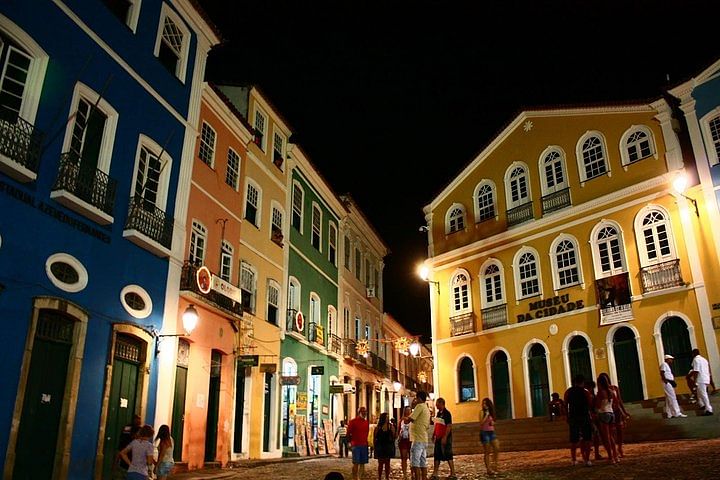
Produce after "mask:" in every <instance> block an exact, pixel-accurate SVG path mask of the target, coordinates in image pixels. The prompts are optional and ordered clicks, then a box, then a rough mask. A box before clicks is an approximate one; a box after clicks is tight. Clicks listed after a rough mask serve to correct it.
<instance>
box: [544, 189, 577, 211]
mask: <svg viewBox="0 0 720 480" xmlns="http://www.w3.org/2000/svg"><path fill="white" fill-rule="evenodd" d="M570 205H571V203H570V189H569V188H564V189H562V190H558V191H557V192H553V193H549V194H547V195H545V196H544V197H542V209H543V215H547V214H548V213H552V212H555V211H557V210H560V209H562V208H565V207H569V206H570Z"/></svg>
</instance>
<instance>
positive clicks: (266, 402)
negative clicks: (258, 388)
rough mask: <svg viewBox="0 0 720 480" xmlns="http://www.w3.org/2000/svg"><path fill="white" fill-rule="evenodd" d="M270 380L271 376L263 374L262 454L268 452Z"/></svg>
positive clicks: (270, 399) (270, 401)
mask: <svg viewBox="0 0 720 480" xmlns="http://www.w3.org/2000/svg"><path fill="white" fill-rule="evenodd" d="M272 380H273V374H272V373H268V372H265V398H264V399H263V400H264V414H265V416H264V418H263V452H269V451H270V408H271V407H272V405H271V403H272Z"/></svg>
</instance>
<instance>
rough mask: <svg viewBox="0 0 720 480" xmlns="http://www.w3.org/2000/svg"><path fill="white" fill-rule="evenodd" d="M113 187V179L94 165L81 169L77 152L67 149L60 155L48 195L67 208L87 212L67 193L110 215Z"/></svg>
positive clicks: (112, 208) (111, 212)
mask: <svg viewBox="0 0 720 480" xmlns="http://www.w3.org/2000/svg"><path fill="white" fill-rule="evenodd" d="M116 189H117V181H116V180H115V179H113V178H111V177H110V176H109V175H108V174H107V173H105V172H103V171H101V170H98V169H97V168H83V167H82V160H81V159H80V157H78V156H77V154H75V153H71V152H68V153H63V154H62V155H61V156H60V168H59V169H58V176H57V178H56V179H55V184H54V185H53V188H52V191H53V194H52V196H53V198H55V199H57V200H58V201H60V202H61V203H63V204H64V205H65V206H67V207H68V208H72V209H74V210H81V212H80V213H83V214H87V213H89V212H86V210H87V208H85V206H84V205H82V204H78V202H77V201H74V199H73V198H70V196H69V195H67V194H70V195H72V196H73V197H75V198H77V199H80V200H82V201H83V202H84V203H85V204H87V205H90V206H92V207H95V208H96V209H98V210H100V211H101V212H103V213H105V214H106V215H107V216H108V217H110V218H112V216H113V210H114V208H115V191H116ZM95 216H96V215H93V217H95ZM93 219H94V220H95V218H93ZM100 223H109V222H100Z"/></svg>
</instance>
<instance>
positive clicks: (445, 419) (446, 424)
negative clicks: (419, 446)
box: [430, 397, 457, 480]
mask: <svg viewBox="0 0 720 480" xmlns="http://www.w3.org/2000/svg"><path fill="white" fill-rule="evenodd" d="M435 406H436V407H437V414H436V415H435V418H433V423H434V424H435V428H434V430H433V440H435V450H434V453H433V456H434V457H435V462H434V465H433V467H434V468H433V474H432V476H431V477H430V480H438V478H439V477H438V470H439V469H440V462H443V461H446V462H448V466H449V467H450V476H449V477H447V478H448V480H456V479H457V477H456V476H455V464H454V462H453V452H452V415H451V414H450V412H449V411H448V409H447V408H445V399H444V398H442V397H440V398H438V399H437V400H436V401H435Z"/></svg>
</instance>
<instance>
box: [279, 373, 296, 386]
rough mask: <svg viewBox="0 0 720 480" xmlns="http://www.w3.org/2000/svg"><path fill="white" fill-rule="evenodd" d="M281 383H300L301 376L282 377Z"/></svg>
mask: <svg viewBox="0 0 720 480" xmlns="http://www.w3.org/2000/svg"><path fill="white" fill-rule="evenodd" d="M280 384H281V385H300V377H299V376H297V375H288V376H285V375H283V376H281V377H280Z"/></svg>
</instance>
